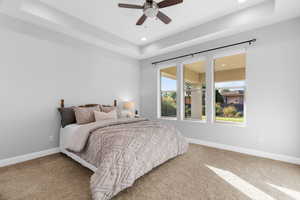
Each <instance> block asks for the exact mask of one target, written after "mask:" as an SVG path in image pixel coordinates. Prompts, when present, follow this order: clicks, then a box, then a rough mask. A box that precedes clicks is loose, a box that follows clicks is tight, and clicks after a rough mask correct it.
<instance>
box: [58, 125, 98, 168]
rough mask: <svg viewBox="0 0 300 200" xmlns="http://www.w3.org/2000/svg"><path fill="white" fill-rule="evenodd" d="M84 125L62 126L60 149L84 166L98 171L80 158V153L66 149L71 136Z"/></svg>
mask: <svg viewBox="0 0 300 200" xmlns="http://www.w3.org/2000/svg"><path fill="white" fill-rule="evenodd" d="M80 126H82V125H78V124H70V125H68V126H66V127H64V128H62V127H61V128H60V137H59V138H60V139H59V146H60V151H61V152H62V153H63V154H65V155H67V156H68V157H70V158H72V159H73V160H75V161H76V162H78V163H79V164H81V165H82V166H84V167H86V168H88V169H90V170H92V171H94V172H95V171H96V170H97V168H96V167H95V166H94V165H92V164H90V163H88V162H87V161H85V160H83V159H82V158H80V157H79V156H78V155H76V154H75V153H73V152H70V151H68V150H67V149H66V146H67V144H68V141H69V138H70V137H71V136H72V135H74V134H76V131H77V129H78V128H79V127H80Z"/></svg>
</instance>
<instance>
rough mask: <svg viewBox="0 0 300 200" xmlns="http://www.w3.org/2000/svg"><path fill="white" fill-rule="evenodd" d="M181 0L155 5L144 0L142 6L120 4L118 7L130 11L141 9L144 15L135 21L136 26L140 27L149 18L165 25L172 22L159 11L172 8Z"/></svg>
mask: <svg viewBox="0 0 300 200" xmlns="http://www.w3.org/2000/svg"><path fill="white" fill-rule="evenodd" d="M182 2H183V0H164V1H161V2H159V3H156V2H155V1H153V0H146V2H145V3H144V5H133V4H124V3H120V4H119V7H121V8H131V9H142V10H143V12H144V14H143V16H142V17H141V18H140V19H139V20H138V21H137V23H136V25H142V24H143V23H144V22H145V21H146V19H147V18H148V17H149V18H155V17H157V18H158V19H160V20H161V21H162V22H164V23H165V24H169V23H170V22H171V21H172V20H171V18H170V17H168V16H167V15H165V14H164V13H163V12H161V11H160V10H159V9H161V8H165V7H170V6H174V5H176V4H180V3H182Z"/></svg>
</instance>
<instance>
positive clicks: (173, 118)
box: [158, 117, 178, 121]
mask: <svg viewBox="0 0 300 200" xmlns="http://www.w3.org/2000/svg"><path fill="white" fill-rule="evenodd" d="M158 120H167V121H178V119H177V118H176V117H159V118H158Z"/></svg>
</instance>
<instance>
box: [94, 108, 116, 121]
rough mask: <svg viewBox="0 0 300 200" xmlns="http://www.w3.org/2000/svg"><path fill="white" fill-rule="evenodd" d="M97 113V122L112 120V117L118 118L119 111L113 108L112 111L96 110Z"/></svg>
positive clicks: (95, 113)
mask: <svg viewBox="0 0 300 200" xmlns="http://www.w3.org/2000/svg"><path fill="white" fill-rule="evenodd" d="M94 115H95V120H96V122H98V121H103V120H112V119H117V118H118V117H117V111H116V110H113V111H111V112H108V113H105V112H100V111H94Z"/></svg>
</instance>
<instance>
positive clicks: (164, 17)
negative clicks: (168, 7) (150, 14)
mask: <svg viewBox="0 0 300 200" xmlns="http://www.w3.org/2000/svg"><path fill="white" fill-rule="evenodd" d="M157 18H158V19H160V20H161V21H162V22H163V23H165V24H169V23H170V22H171V21H172V20H171V18H170V17H168V16H167V15H165V14H164V13H162V12H161V11H159V12H158V14H157Z"/></svg>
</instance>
